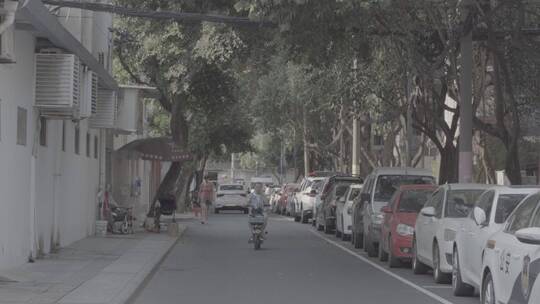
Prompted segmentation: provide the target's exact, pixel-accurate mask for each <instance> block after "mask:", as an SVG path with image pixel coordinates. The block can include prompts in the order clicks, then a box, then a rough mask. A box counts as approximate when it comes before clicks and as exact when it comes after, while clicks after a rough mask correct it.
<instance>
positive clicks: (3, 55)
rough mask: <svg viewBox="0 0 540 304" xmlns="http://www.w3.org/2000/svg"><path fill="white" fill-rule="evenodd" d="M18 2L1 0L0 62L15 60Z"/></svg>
mask: <svg viewBox="0 0 540 304" xmlns="http://www.w3.org/2000/svg"><path fill="white" fill-rule="evenodd" d="M18 4H19V3H18V2H17V1H2V0H0V64H2V63H14V62H15V50H14V48H15V47H14V45H15V39H14V28H15V27H14V24H15V11H16V10H17V6H18Z"/></svg>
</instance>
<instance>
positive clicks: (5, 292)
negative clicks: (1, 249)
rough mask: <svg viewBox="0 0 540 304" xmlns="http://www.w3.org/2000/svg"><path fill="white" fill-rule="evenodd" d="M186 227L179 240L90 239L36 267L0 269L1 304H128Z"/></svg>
mask: <svg viewBox="0 0 540 304" xmlns="http://www.w3.org/2000/svg"><path fill="white" fill-rule="evenodd" d="M181 218H182V217H181ZM184 220H188V218H185V219H183V218H182V220H181V221H184ZM185 227H186V225H182V224H179V236H178V237H171V236H169V235H168V234H167V232H166V231H164V232H163V233H161V234H153V233H136V234H133V235H112V236H107V237H89V238H86V239H83V240H81V241H79V242H76V243H74V244H72V245H71V246H69V247H66V248H63V249H61V250H60V251H59V252H58V253H55V254H51V255H49V256H47V257H46V258H44V259H40V260H37V261H36V262H35V263H28V264H25V265H23V266H21V267H17V268H15V269H11V270H7V271H0V303H1V304H23V303H24V304H37V303H39V304H52V303H58V304H83V303H84V304H109V303H110V304H115V303H118V304H121V303H126V301H128V300H129V298H130V297H131V296H132V295H133V294H134V293H135V292H136V291H137V289H138V287H139V286H140V285H141V284H142V283H143V282H144V280H145V279H146V277H147V276H148V275H150V274H151V273H152V271H153V269H154V268H155V267H156V266H157V265H158V264H159V262H160V261H161V260H162V259H163V258H164V257H165V255H166V254H167V253H168V252H169V250H170V249H171V248H172V247H173V245H174V244H175V243H176V241H177V240H178V238H179V237H181V235H182V233H183V232H184V230H185Z"/></svg>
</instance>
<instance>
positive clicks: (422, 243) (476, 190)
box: [412, 184, 491, 283]
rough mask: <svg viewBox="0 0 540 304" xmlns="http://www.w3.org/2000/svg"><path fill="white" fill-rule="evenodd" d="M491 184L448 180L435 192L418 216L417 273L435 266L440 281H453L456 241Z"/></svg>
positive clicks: (414, 242) (415, 229)
mask: <svg viewBox="0 0 540 304" xmlns="http://www.w3.org/2000/svg"><path fill="white" fill-rule="evenodd" d="M489 187H491V186H490V185H482V184H446V185H442V186H440V187H439V189H437V191H435V192H434V193H433V195H432V196H431V198H430V200H429V201H428V202H427V203H426V205H425V206H424V208H422V210H421V211H420V214H419V215H418V217H417V219H416V224H415V228H414V239H413V258H412V267H413V271H414V273H415V274H421V273H425V272H426V271H427V269H428V268H432V269H433V278H434V279H435V282H437V283H449V282H450V278H451V273H452V254H453V245H454V240H455V238H456V234H457V230H458V229H461V228H460V227H461V225H462V223H463V222H464V221H465V220H466V217H467V216H468V215H469V212H470V211H471V210H472V208H473V207H474V203H475V202H476V200H477V199H478V197H479V196H480V195H481V194H482V193H483V192H484V191H485V190H487V189H488V188H489Z"/></svg>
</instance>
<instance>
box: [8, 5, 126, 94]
mask: <svg viewBox="0 0 540 304" xmlns="http://www.w3.org/2000/svg"><path fill="white" fill-rule="evenodd" d="M18 13H19V12H18ZM20 13H22V14H23V15H24V17H25V19H26V18H27V19H28V20H29V21H30V23H31V24H32V26H33V27H34V28H35V29H36V30H38V31H39V32H40V33H42V34H43V35H45V37H47V39H49V40H50V41H51V42H52V43H54V44H55V45H56V46H58V47H61V48H64V49H66V50H67V51H69V52H71V53H73V54H75V55H76V56H77V57H79V60H81V61H82V62H83V63H84V64H85V65H86V66H88V68H90V70H92V71H93V72H94V73H96V74H98V76H99V80H100V85H103V86H104V87H106V88H107V89H110V90H115V91H116V90H118V83H117V82H116V80H115V79H114V78H113V76H112V75H111V74H110V73H109V71H107V70H106V69H105V68H104V67H103V65H102V64H101V63H99V61H98V60H97V59H96V57H94V55H92V53H91V52H90V51H89V50H87V49H86V47H85V46H84V45H83V44H82V43H81V42H80V41H79V40H77V38H75V37H74V36H73V35H72V34H71V33H70V32H69V31H68V30H67V29H66V28H65V27H64V26H63V25H62V24H61V23H60V22H59V21H58V19H57V17H55V16H53V15H51V13H50V12H49V10H48V9H47V7H46V6H45V5H44V4H43V2H41V0H26V1H25V2H24V4H23V5H22V6H21V8H20Z"/></svg>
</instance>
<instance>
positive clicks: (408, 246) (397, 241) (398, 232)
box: [379, 185, 437, 267]
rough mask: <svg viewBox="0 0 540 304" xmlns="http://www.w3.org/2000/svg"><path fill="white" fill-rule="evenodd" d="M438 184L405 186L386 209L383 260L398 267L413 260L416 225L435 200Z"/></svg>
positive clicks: (382, 230)
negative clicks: (425, 208) (418, 216)
mask: <svg viewBox="0 0 540 304" xmlns="http://www.w3.org/2000/svg"><path fill="white" fill-rule="evenodd" d="M436 189H437V186H435V185H404V186H401V187H400V188H399V190H398V191H397V192H396V193H395V194H394V197H393V198H392V200H391V201H390V203H389V204H388V206H386V207H384V208H383V209H382V211H383V213H384V220H383V225H382V229H381V239H380V240H379V259H380V260H381V261H383V262H384V261H388V266H390V267H398V266H400V265H401V264H402V262H407V261H410V260H411V258H412V254H411V253H412V241H413V235H414V225H415V223H416V216H417V215H418V212H420V210H421V209H422V208H423V207H424V204H425V203H426V202H427V201H428V199H429V198H430V197H431V194H432V193H433V191H435V190H436Z"/></svg>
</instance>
